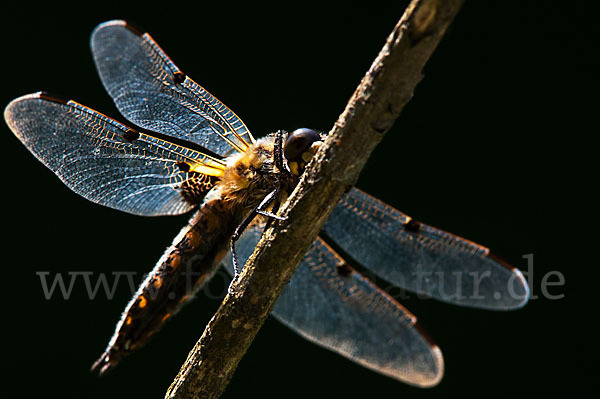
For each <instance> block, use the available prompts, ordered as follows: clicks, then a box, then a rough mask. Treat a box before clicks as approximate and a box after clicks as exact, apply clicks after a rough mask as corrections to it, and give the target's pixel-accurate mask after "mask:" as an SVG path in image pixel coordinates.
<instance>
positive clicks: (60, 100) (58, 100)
mask: <svg viewBox="0 0 600 399" xmlns="http://www.w3.org/2000/svg"><path fill="white" fill-rule="evenodd" d="M40 98H41V99H42V100H46V101H52V102H53V103H59V104H65V105H66V104H67V103H68V102H69V100H66V99H64V98H60V97H58V96H55V95H53V94H50V93H48V92H45V91H43V92H41V93H40Z"/></svg>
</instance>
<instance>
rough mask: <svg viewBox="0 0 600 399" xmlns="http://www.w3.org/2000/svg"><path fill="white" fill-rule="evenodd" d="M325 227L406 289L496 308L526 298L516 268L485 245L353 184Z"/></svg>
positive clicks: (517, 304)
mask: <svg viewBox="0 0 600 399" xmlns="http://www.w3.org/2000/svg"><path fill="white" fill-rule="evenodd" d="M324 232H325V233H326V234H327V235H328V236H329V237H330V238H331V239H333V240H334V241H335V243H336V244H338V245H339V246H340V247H341V248H342V249H343V250H344V251H346V252H347V253H348V254H349V255H350V256H351V257H353V258H354V259H355V260H356V261H358V262H359V263H361V264H362V265H364V266H365V267H367V268H368V269H370V270H371V271H373V272H374V273H375V274H377V275H378V276H379V277H381V278H383V279H385V280H387V281H389V282H391V283H393V284H395V285H397V286H399V287H401V288H404V289H406V290H408V291H411V292H415V293H419V294H425V295H428V296H430V297H433V298H436V299H439V300H442V301H445V302H450V303H454V304H458V305H462V306H471V307H476V308H485V309H498V310H508V309H515V308H519V307H521V306H523V305H524V304H525V303H526V302H527V300H528V298H529V289H528V286H527V282H526V281H525V279H524V277H523V275H522V274H521V272H520V271H519V270H518V269H515V268H513V267H511V266H509V265H507V264H505V263H504V262H503V261H501V260H500V259H498V258H496V257H494V256H493V255H492V254H490V251H489V249H488V248H486V247H483V246H481V245H478V244H475V243H473V242H471V241H468V240H465V239H463V238H460V237H457V236H455V235H453V234H450V233H447V232H445V231H442V230H439V229H436V228H434V227H431V226H428V225H426V224H422V223H419V222H416V221H414V220H413V219H411V218H410V217H409V216H407V215H405V214H403V213H402V212H399V211H397V210H396V209H394V208H392V207H390V206H388V205H386V204H384V203H383V202H381V201H379V200H378V199H376V198H374V197H372V196H370V195H368V194H366V193H364V192H362V191H360V190H358V189H356V188H353V189H352V190H351V191H350V192H349V193H347V194H346V195H345V196H344V197H343V198H342V200H341V201H340V202H339V204H338V205H337V206H336V208H335V209H334V211H333V213H332V214H331V216H330V217H329V219H328V220H327V222H326V223H325V225H324Z"/></svg>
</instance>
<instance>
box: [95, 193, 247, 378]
mask: <svg viewBox="0 0 600 399" xmlns="http://www.w3.org/2000/svg"><path fill="white" fill-rule="evenodd" d="M242 217H243V213H242V212H239V211H238V210H237V209H235V207H232V206H231V204H230V202H229V201H224V200H221V199H214V200H210V201H207V202H205V203H204V204H203V205H202V206H201V207H200V209H199V210H198V212H197V213H196V214H195V215H194V216H193V217H192V219H191V220H190V222H189V223H188V225H187V226H185V227H184V228H183V229H182V230H181V232H180V233H179V234H178V235H177V237H175V240H174V241H173V244H172V245H171V246H170V247H169V248H167V250H166V251H165V253H164V255H163V256H162V257H161V258H160V260H159V261H158V263H157V264H156V266H155V267H154V269H153V270H152V271H151V272H150V274H148V276H147V277H146V279H145V280H144V282H143V283H142V284H141V286H140V287H139V288H138V291H137V292H136V294H135V295H134V296H133V298H132V299H131V301H130V302H129V304H128V305H127V308H126V309H125V311H124V312H123V315H122V317H121V320H120V321H119V323H118V324H117V327H116V329H115V333H114V335H113V337H112V338H111V340H110V342H109V344H108V347H107V348H106V351H105V352H104V353H103V354H102V356H101V357H100V358H99V359H98V360H97V361H96V363H94V365H93V366H92V369H93V370H98V371H99V373H100V374H103V373H105V372H106V371H108V370H109V369H110V368H112V367H114V366H115V365H116V364H117V363H118V362H119V361H120V360H121V358H123V357H124V356H126V355H127V354H128V353H130V352H132V351H133V350H135V349H138V348H139V347H141V346H143V345H144V344H145V343H146V342H147V341H148V339H149V338H150V337H151V336H152V335H153V334H154V333H156V332H157V331H158V330H160V328H161V327H162V325H163V324H164V323H165V322H166V321H167V319H169V318H170V317H171V316H172V315H173V314H175V313H177V312H178V311H179V309H180V308H181V307H182V306H183V305H184V304H185V303H186V302H187V301H188V300H190V299H192V298H193V297H194V294H195V293H196V292H197V291H198V290H199V289H200V288H201V287H202V286H203V285H204V283H205V282H207V281H208V280H210V278H211V277H212V276H213V274H214V273H215V272H216V270H217V269H218V266H219V262H220V260H221V259H222V258H223V256H224V255H225V254H226V253H227V249H228V243H229V239H230V237H231V235H232V234H233V230H234V229H235V227H236V226H237V225H238V224H239V223H240V219H241V218H242Z"/></svg>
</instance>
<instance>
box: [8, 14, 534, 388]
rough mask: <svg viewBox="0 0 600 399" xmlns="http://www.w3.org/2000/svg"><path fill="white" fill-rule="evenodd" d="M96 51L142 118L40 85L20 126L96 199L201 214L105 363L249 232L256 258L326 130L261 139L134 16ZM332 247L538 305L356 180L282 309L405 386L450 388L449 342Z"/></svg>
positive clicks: (493, 267)
mask: <svg viewBox="0 0 600 399" xmlns="http://www.w3.org/2000/svg"><path fill="white" fill-rule="evenodd" d="M91 47H92V52H93V56H94V60H95V63H96V67H97V69H98V72H99V74H100V78H101V79H102V83H103V84H104V87H105V88H106V90H107V91H108V93H109V94H110V96H111V97H112V99H113V100H114V102H115V104H116V106H117V108H118V109H119V111H120V112H121V114H123V116H124V117H125V118H127V119H128V120H129V121H130V122H131V123H132V124H133V125H135V126H136V127H135V128H134V127H130V126H126V125H124V124H121V123H119V122H117V121H116V120H114V119H111V118H109V117H107V116H105V115H103V114H101V113H99V112H96V111H94V110H92V109H90V108H88V107H86V106H84V105H81V104H79V103H77V102H75V101H72V100H63V99H60V98H58V97H54V96H51V95H48V94H45V93H43V92H39V93H35V94H30V95H26V96H23V97H20V98H17V99H15V100H13V101H12V102H11V103H10V104H9V105H8V106H7V107H6V110H5V111H4V117H5V119H6V122H7V123H8V125H9V127H10V128H11V130H12V131H13V132H14V134H15V135H16V136H17V137H18V138H19V139H20V140H21V141H22V142H23V144H25V146H26V147H27V148H28V149H29V150H30V151H31V152H32V153H33V154H34V155H35V156H36V157H37V158H38V159H39V160H40V161H41V162H43V163H44V164H45V165H46V166H47V167H48V168H50V169H51V170H52V171H53V172H54V173H55V174H56V175H57V176H58V177H59V178H60V179H61V180H62V181H63V182H64V183H65V184H66V185H67V186H68V187H69V188H71V189H72V190H73V191H75V192H76V193H77V194H80V195H82V196H83V197H85V198H87V199H88V200H90V201H93V202H95V203H98V204H101V205H105V206H108V207H111V208H114V209H118V210H121V211H124V212H129V213H132V214H136V215H144V216H160V215H177V214H182V213H185V212H188V211H191V210H193V209H195V213H194V215H193V216H192V218H191V220H190V222H189V224H188V225H187V226H185V227H184V228H183V230H182V231H181V233H180V234H179V235H178V236H177V237H176V238H175V240H174V241H173V244H172V245H171V246H170V247H169V248H168V249H167V251H166V252H165V254H164V255H163V257H162V258H161V259H160V260H159V261H158V263H157V265H156V266H155V268H154V269H153V271H152V272H151V273H150V274H149V275H148V276H147V278H146V279H145V281H144V282H143V283H142V285H141V286H140V287H139V289H138V291H137V293H136V294H135V295H134V297H133V298H132V299H131V301H130V302H129V304H128V305H127V308H126V309H125V311H124V312H123V315H122V317H121V320H120V321H119V323H118V325H117V327H116V331H115V334H114V336H113V337H112V339H111V340H110V342H109V344H108V347H107V348H106V351H105V352H104V353H103V354H102V356H101V357H100V358H99V359H98V360H97V361H96V363H95V364H94V366H93V368H95V369H96V370H98V371H99V372H100V373H104V372H106V371H107V370H109V369H110V368H111V367H113V366H115V365H116V364H117V363H118V362H119V361H120V360H121V359H122V358H123V357H124V356H126V355H127V354H128V353H130V352H131V351H133V350H135V349H137V348H139V347H141V346H142V345H143V344H144V343H145V342H146V341H147V340H148V339H149V338H150V336H151V335H153V334H154V333H155V332H156V331H158V330H159V329H160V328H161V326H162V325H163V324H164V322H165V321H166V320H167V319H168V318H169V317H171V316H172V315H173V314H175V313H176V312H177V311H178V310H179V309H180V308H181V306H182V305H183V304H184V303H186V302H187V301H188V300H190V299H191V298H192V297H193V295H194V294H195V292H196V291H197V290H198V289H199V288H200V287H202V285H203V284H204V283H205V282H206V281H207V280H209V279H210V277H211V276H212V275H213V274H214V273H215V271H216V270H217V268H218V267H219V265H220V264H221V263H223V264H225V265H226V267H228V268H229V270H230V271H231V270H233V268H232V267H231V264H232V263H235V262H232V259H231V258H230V257H229V255H228V250H229V243H230V242H231V243H233V242H234V241H237V255H238V256H239V258H240V260H245V259H247V257H248V256H249V254H250V253H251V252H252V249H253V248H254V246H255V245H256V243H257V241H258V239H259V238H260V235H261V229H262V228H263V225H264V223H265V221H267V222H268V220H270V218H273V217H276V216H275V215H273V214H272V213H271V212H274V211H273V206H277V204H278V202H279V201H281V200H282V197H283V196H285V195H286V194H287V193H289V192H290V191H291V190H292V189H293V187H294V185H295V184H296V183H297V181H298V177H299V176H300V175H301V173H302V171H303V169H304V167H305V165H306V164H307V162H309V161H310V159H311V157H312V155H314V152H315V151H316V149H317V148H318V145H319V144H320V143H321V135H320V134H318V133H316V132H314V131H312V130H310V129H299V130H297V131H294V132H292V133H289V134H288V133H286V132H281V131H280V132H278V133H277V134H272V135H268V136H266V137H265V138H262V139H259V140H255V139H254V138H253V136H252V135H251V134H250V131H249V130H248V129H247V127H246V125H244V123H243V122H242V121H241V120H240V119H239V118H238V117H237V116H236V115H235V114H234V113H233V112H232V111H231V110H230V109H229V108H227V107H226V106H225V105H224V104H222V103H221V102H220V101H219V100H217V99H216V98H215V97H213V96H212V95H211V94H210V93H208V92H207V91H206V90H204V88H202V87H201V86H199V85H198V84H196V83H195V82H194V81H193V80H192V79H190V78H189V77H188V76H187V75H185V74H184V73H183V72H182V71H181V70H180V69H179V68H178V67H177V66H176V65H175V64H174V63H173V62H172V61H171V59H170V58H169V57H168V56H167V55H166V54H165V53H164V52H163V50H162V49H161V48H160V47H159V46H158V44H157V43H156V42H155V41H154V40H153V39H152V37H151V36H150V35H149V34H148V33H144V32H142V31H139V30H138V29H136V28H133V27H132V26H131V25H129V24H128V23H126V22H124V21H110V22H106V23H103V24H101V25H100V26H98V27H97V28H96V29H95V31H94V32H93V34H92V38H91ZM274 204H275V205H274ZM259 215H260V216H259ZM255 216H259V219H260V220H258V222H256V221H253V219H254V218H255ZM244 230H245V233H244V234H243V235H242V234H241V233H242V232H244ZM238 238H239V240H238ZM328 242H329V243H330V244H331V243H332V242H334V243H335V244H336V245H337V246H338V247H339V248H340V252H344V253H345V255H346V256H348V257H351V258H353V259H354V260H355V261H356V262H358V263H360V264H361V265H363V266H364V267H365V268H367V269H369V270H371V271H372V272H373V273H374V274H375V275H377V276H378V277H380V278H382V279H384V280H386V281H388V282H391V283H393V284H394V285H396V286H398V287H401V288H403V289H405V290H408V291H411V292H415V293H418V294H424V295H427V296H429V297H433V298H436V299H439V300H442V301H445V302H449V303H454V304H457V305H462V306H470V307H475V308H484V309H498V310H508V309H515V308H519V307H521V306H523V305H524V304H525V303H526V302H527V300H528V296H529V292H528V287H527V284H526V282H525V280H524V278H523V275H522V274H521V273H520V272H519V271H518V270H517V269H515V268H513V267H511V266H508V265H507V264H505V263H503V262H502V261H500V260H499V259H498V258H495V257H494V256H493V255H491V254H490V252H489V250H488V248H485V247H483V246H481V245H478V244H476V243H473V242H471V241H468V240H465V239H462V238H460V237H457V236H454V235H452V234H449V233H446V232H444V231H441V230H438V229H436V228H433V227H431V226H428V225H425V224H423V223H420V222H417V221H416V220H414V219H412V218H410V217H409V216H407V215H405V214H403V213H401V212H399V211H397V210H395V209H393V208H391V207H389V206H387V205H385V204H384V203H382V202H381V201H379V200H377V199H375V198H373V197H371V196H370V195H368V194H366V193H364V192H362V191H360V190H358V189H355V188H352V189H350V190H349V191H348V192H347V194H345V196H344V197H343V198H342V200H341V201H340V202H339V204H338V205H337V206H336V208H335V210H334V211H333V213H332V215H331V217H330V218H329V220H328V221H327V222H326V224H325V226H324V229H323V233H322V235H321V236H320V237H318V238H317V239H316V240H315V241H314V243H313V245H312V247H311V248H310V249H309V251H308V253H307V255H306V257H305V258H304V260H303V261H302V263H301V265H300V266H299V268H298V270H297V272H296V273H295V275H294V276H293V278H292V280H291V282H290V284H289V285H288V286H287V287H286V289H285V290H284V292H283V293H282V295H281V297H280V298H279V300H278V302H277V304H276V305H275V308H274V309H273V312H272V314H273V316H275V317H276V318H277V319H278V320H280V321H281V322H283V323H284V324H285V325H287V326H288V327H290V328H291V329H293V330H295V331H296V332H298V333H299V334H300V335H302V336H303V337H305V338H307V339H308V340H310V341H312V342H314V343H316V344H319V345H321V346H324V347H326V348H329V349H330V350H332V351H335V352H337V353H339V354H341V355H342V356H345V357H347V358H348V359H350V360H353V361H355V362H356V363H358V364H360V365H362V366H365V367H367V368H370V369H372V370H375V371H377V372H380V373H382V374H385V375H388V376H390V377H393V378H396V379H398V380H401V381H404V382H406V383H409V384H413V385H417V386H423V387H426V386H432V385H435V384H436V383H437V382H439V380H440V379H441V377H442V374H443V358H442V354H441V351H440V349H439V348H438V347H437V346H436V345H435V344H434V343H433V342H432V341H431V339H429V338H428V337H427V336H426V335H425V334H424V332H423V331H422V329H421V328H420V327H419V325H418V324H417V320H416V317H415V316H413V315H412V314H411V313H410V312H409V311H408V310H407V309H405V308H404V307H403V306H402V305H400V304H399V303H398V302H397V301H396V300H395V299H394V298H393V297H391V296H390V295H388V294H387V293H386V292H384V291H383V290H382V289H380V288H379V287H378V286H377V285H375V283H373V282H372V281H371V280H369V279H368V278H367V277H365V276H364V275H363V274H361V273H360V272H359V271H357V270H355V269H354V268H352V267H351V266H350V265H348V264H347V263H346V262H345V261H344V259H343V258H342V256H340V255H339V254H338V253H336V251H335V250H334V249H332V247H331V246H330V244H328ZM229 253H231V251H230V252H229ZM233 253H234V258H235V254H236V252H233ZM233 260H235V259H233ZM190 276H191V277H190Z"/></svg>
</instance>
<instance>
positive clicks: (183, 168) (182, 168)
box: [175, 161, 190, 172]
mask: <svg viewBox="0 0 600 399" xmlns="http://www.w3.org/2000/svg"><path fill="white" fill-rule="evenodd" d="M175 165H176V166H177V167H178V168H179V170H180V171H182V172H189V171H190V164H189V163H187V162H183V161H182V162H177V163H176V164H175Z"/></svg>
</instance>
